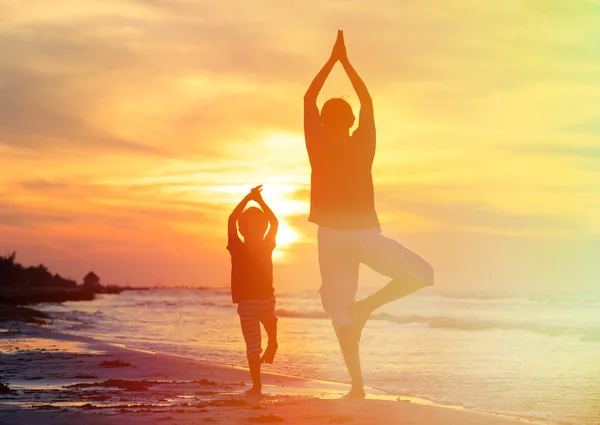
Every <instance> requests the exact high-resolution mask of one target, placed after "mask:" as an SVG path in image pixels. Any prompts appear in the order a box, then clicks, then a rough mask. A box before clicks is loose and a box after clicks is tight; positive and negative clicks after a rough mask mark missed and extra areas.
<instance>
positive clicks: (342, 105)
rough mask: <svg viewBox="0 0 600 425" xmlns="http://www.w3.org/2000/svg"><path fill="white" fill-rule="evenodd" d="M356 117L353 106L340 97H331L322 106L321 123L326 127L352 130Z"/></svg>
mask: <svg viewBox="0 0 600 425" xmlns="http://www.w3.org/2000/svg"><path fill="white" fill-rule="evenodd" d="M354 119H355V117H354V112H353V111H352V107H351V106H350V104H349V103H348V102H346V101H345V100H344V99H342V98H340V97H334V98H333V99H329V100H328V101H327V102H325V104H324V105H323V107H322V108H321V123H322V124H323V127H325V128H326V129H331V130H334V131H336V130H337V131H340V130H344V131H345V130H350V128H351V127H352V126H353V125H354Z"/></svg>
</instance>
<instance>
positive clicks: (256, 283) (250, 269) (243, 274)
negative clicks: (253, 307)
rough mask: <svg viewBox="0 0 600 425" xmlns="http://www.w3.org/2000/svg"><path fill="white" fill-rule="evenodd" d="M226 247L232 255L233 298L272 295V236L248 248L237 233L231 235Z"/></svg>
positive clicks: (240, 298)
mask: <svg viewBox="0 0 600 425" xmlns="http://www.w3.org/2000/svg"><path fill="white" fill-rule="evenodd" d="M227 249H228V250H229V253H230V254H231V298H232V301H233V302H234V303H239V302H240V301H248V300H266V299H269V298H271V297H272V296H273V294H274V293H275V290H274V289H273V260H272V258H271V255H272V253H273V249H275V239H274V238H270V237H269V235H267V237H266V238H265V239H264V240H262V241H261V242H260V243H258V244H257V245H256V246H252V247H249V246H248V245H247V244H245V243H244V242H242V240H241V239H240V238H239V237H238V236H237V235H234V236H231V237H230V238H229V243H228V244H227Z"/></svg>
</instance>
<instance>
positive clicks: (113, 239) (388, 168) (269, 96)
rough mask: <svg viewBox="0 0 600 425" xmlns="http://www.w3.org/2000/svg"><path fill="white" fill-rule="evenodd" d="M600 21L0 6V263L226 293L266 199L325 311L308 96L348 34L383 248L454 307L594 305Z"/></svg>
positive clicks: (347, 11) (501, 7)
mask: <svg viewBox="0 0 600 425" xmlns="http://www.w3.org/2000/svg"><path fill="white" fill-rule="evenodd" d="M599 4H600V3H599V2H598V1H593V0H588V1H586V0H573V1H566V0H530V1H527V0H520V1H517V0H506V1H503V2H491V1H482V0H436V1H433V0H432V1H415V0H407V1H384V0H372V1H368V2H365V1H358V0H346V1H333V0H331V1H320V0H306V1H301V2H281V1H274V0H269V1H264V0H263V1H255V2H248V1H241V0H222V1H205V0H196V1H191V0H190V1H183V0H179V1H178V0H114V1H109V0H103V1H99V0H96V1H91V0H78V1H64V0H55V1H52V2H50V1H47V0H27V1H19V0H12V1H11V0H0V254H8V253H9V252H11V251H13V250H16V251H17V259H18V260H19V261H20V262H22V263H24V264H39V263H44V264H46V265H47V266H48V267H49V268H50V269H51V271H53V272H58V273H60V274H61V275H63V276H67V277H72V278H74V279H77V280H79V281H80V280H81V278H82V277H83V276H84V274H85V273H87V272H88V271H90V270H93V271H94V272H96V273H97V274H98V275H99V276H100V277H101V279H102V283H106V284H130V285H156V284H162V285H198V286H208V285H217V286H225V285H227V283H228V277H229V272H230V269H229V267H230V266H229V256H228V253H227V251H226V250H225V245H226V221H227V217H228V215H229V213H230V212H231V210H232V209H233V207H234V206H235V205H236V204H237V203H238V201H239V200H240V199H241V198H242V197H243V196H244V195H245V194H246V192H247V191H248V190H249V189H250V188H251V187H253V186H255V185H257V184H263V185H264V191H263V194H264V198H265V200H266V202H267V203H269V204H270V205H271V206H272V208H273V209H274V210H275V212H276V213H277V214H278V215H279V217H280V219H281V223H282V224H281V227H282V229H281V232H280V237H279V247H278V248H277V251H276V264H275V276H276V287H277V289H278V290H280V291H286V290H292V289H306V290H310V291H313V290H314V291H317V290H318V288H319V285H320V277H319V271H318V264H317V256H316V240H315V236H316V226H315V225H313V224H311V223H308V222H307V213H308V197H309V189H310V187H309V181H310V168H309V164H308V159H307V156H306V152H305V147H304V139H303V133H302V131H303V130H302V96H303V94H304V92H305V90H306V88H307V87H308V84H309V83H310V81H311V80H312V78H313V77H314V75H315V74H316V72H317V71H318V70H319V69H320V67H321V66H322V65H323V63H324V62H325V60H326V59H327V58H328V56H329V54H330V52H331V47H332V46H333V42H334V40H335V36H336V30H337V29H338V28H340V29H343V30H344V34H345V39H346V44H347V48H348V55H349V57H350V60H351V61H352V63H353V64H354V66H355V68H356V69H357V70H358V72H359V73H360V74H361V76H362V77H363V79H364V80H365V82H366V83H367V85H368V87H369V89H370V91H371V95H372V97H373V99H374V103H375V114H376V122H377V130H378V147H377V156H376V159H375V164H374V167H373V175H374V181H375V186H376V206H377V209H378V213H379V216H380V220H381V222H382V228H383V231H384V233H385V234H386V235H387V236H390V237H393V238H395V239H396V240H398V241H399V242H401V243H402V244H404V245H406V246H408V247H410V248H411V249H413V250H415V251H416V252H418V253H419V254H421V255H422V256H423V257H425V258H426V259H428V260H429V261H430V263H431V264H432V265H433V266H434V269H435V270H436V273H437V286H438V287H439V288H442V289H452V288H482V289H503V288H505V289H538V288H550V289H553V288H582V289H583V288H587V289H591V288H595V287H597V285H598V279H599V278H600V265H599V264H600V261H599V260H598V253H600V5H599ZM342 95H345V96H347V98H348V100H349V101H350V103H351V104H352V105H353V107H354V108H355V111H356V112H358V106H359V105H358V101H357V98H356V95H355V94H354V92H353V91H352V87H351V86H350V84H349V82H348V81H347V79H346V77H345V75H344V74H343V72H342V70H341V68H340V67H339V65H338V66H337V67H336V68H335V69H334V72H333V73H332V75H331V77H330V80H329V81H328V83H327V85H326V87H325V89H324V92H323V93H322V95H321V97H320V99H319V101H320V103H321V104H322V103H323V102H324V101H325V100H326V99H327V98H329V97H331V96H342ZM362 278H363V283H364V284H366V285H368V284H379V283H380V282H384V281H385V279H382V278H380V277H378V276H376V275H374V274H373V273H372V272H368V271H366V270H365V271H364V272H363V273H362Z"/></svg>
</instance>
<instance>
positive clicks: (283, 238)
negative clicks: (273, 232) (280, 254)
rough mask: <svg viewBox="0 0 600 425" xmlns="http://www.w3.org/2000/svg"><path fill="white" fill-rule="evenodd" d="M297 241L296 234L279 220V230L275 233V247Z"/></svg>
mask: <svg viewBox="0 0 600 425" xmlns="http://www.w3.org/2000/svg"><path fill="white" fill-rule="evenodd" d="M297 240H298V233H297V232H296V231H295V230H294V229H293V228H292V227H290V226H289V225H288V224H287V223H286V222H285V221H283V220H279V230H278V232H277V245H289V244H292V243H294V242H296V241H297Z"/></svg>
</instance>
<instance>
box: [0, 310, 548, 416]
mask: <svg viewBox="0 0 600 425" xmlns="http://www.w3.org/2000/svg"><path fill="white" fill-rule="evenodd" d="M11 347H12V348H11ZM11 350H12V351H11ZM54 353H56V354H54ZM15 356H18V357H15ZM56 356H58V357H59V359H57V360H59V362H58V364H56V365H55V366H56V367H54V368H53V367H51V365H49V364H47V363H48V362H52V360H49V359H53V358H54V357H56ZM27 357H29V358H27ZM60 357H62V361H61V359H60ZM101 358H106V359H108V360H105V361H106V362H108V363H107V364H111V363H110V362H111V361H112V362H113V363H112V364H113V365H114V366H115V367H102V366H101V364H102V362H100V363H98V361H99V360H100V359H101ZM0 359H1V360H2V364H3V365H5V364H6V365H7V366H8V367H7V368H6V369H7V373H6V376H1V377H0V381H3V382H4V383H7V384H8V388H10V389H11V390H16V393H12V394H8V395H6V394H5V395H1V394H0V411H1V412H2V415H3V416H4V415H7V419H8V416H11V417H14V419H15V420H19V421H21V422H19V423H23V424H30V423H31V424H33V423H35V422H36V421H37V420H38V419H39V416H38V413H40V412H43V413H44V414H45V415H48V414H49V413H50V412H51V413H52V415H54V416H56V422H53V421H52V420H53V419H52V420H50V422H47V421H46V423H49V424H54V423H57V424H58V423H63V421H64V420H65V419H66V416H65V415H74V416H76V417H79V416H81V415H84V416H81V418H84V417H85V418H86V420H87V418H90V415H91V414H93V415H94V417H95V418H96V419H97V420H100V419H98V418H99V417H102V418H104V419H107V420H109V419H110V418H111V417H114V415H115V414H117V413H115V410H116V409H118V410H119V413H123V412H126V413H127V418H131V419H132V421H130V422H129V421H128V422H126V423H133V424H145V423H163V420H167V419H164V418H163V419H161V418H159V417H158V416H161V415H163V416H164V415H165V414H168V415H170V417H172V418H173V419H174V420H175V418H177V419H176V420H177V423H179V421H180V416H181V418H191V417H194V418H196V419H200V417H202V418H204V419H205V420H208V419H206V418H213V419H214V418H215V417H217V416H219V415H221V414H226V416H227V421H229V419H232V418H233V416H235V421H234V422H228V423H238V422H237V421H238V420H239V423H247V422H248V420H252V419H251V417H249V416H248V414H251V413H256V412H254V411H258V410H266V411H272V414H273V415H275V416H277V417H279V418H284V419H285V420H286V421H287V420H288V419H287V418H286V416H287V417H289V418H291V416H294V421H292V423H300V424H307V425H308V424H311V425H312V424H313V423H332V422H350V421H352V422H353V423H355V424H357V425H358V424H363V423H364V424H367V423H369V424H371V423H376V424H379V423H382V424H384V423H388V422H389V421H392V422H393V423H404V422H397V420H399V418H404V417H409V418H411V423H413V424H415V425H420V424H423V425H426V424H429V423H431V422H435V423H438V424H440V425H452V424H454V423H459V422H460V423H462V424H473V425H474V424H482V425H515V424H518V423H521V424H523V423H538V424H541V423H545V422H540V421H533V420H530V419H527V418H517V417H510V416H504V415H498V414H494V413H487V412H480V411H477V410H471V409H466V408H464V407H462V406H450V405H443V404H438V403H435V402H432V401H429V400H426V399H419V398H416V397H408V396H397V395H392V394H390V393H387V392H385V391H383V390H379V389H375V388H366V391H367V393H368V396H367V398H366V399H365V400H344V399H342V398H341V396H342V395H343V394H345V393H346V392H347V391H348V389H349V387H350V386H349V385H348V384H344V383H339V382H332V381H324V380H317V379H310V378H304V377H299V376H292V375H285V374H279V373H272V372H266V371H265V372H263V390H264V392H265V394H264V395H263V397H261V398H259V399H258V400H251V398H250V397H248V396H245V395H244V394H243V391H244V390H245V389H247V388H246V387H245V383H246V382H248V381H249V378H250V377H249V372H248V369H247V368H245V367H242V366H236V365H228V364H222V363H216V362H207V361H201V360H194V359H190V358H186V357H179V356H173V355H170V354H161V353H155V352H149V351H146V350H139V349H136V348H133V347H127V345H126V344H116V343H108V342H104V341H101V340H97V339H94V338H91V337H86V336H78V335H71V334H68V333H61V332H57V331H54V330H51V329H48V328H46V327H40V326H37V325H30V324H26V323H22V322H14V321H13V322H2V321H0ZM119 361H121V362H122V365H119V364H118V362H119ZM115 362H116V363H115ZM25 363H28V364H27V365H25ZM82 363H83V366H85V367H84V368H83V369H84V370H85V372H86V373H81V369H82V367H81V366H82ZM57 368H58V369H57ZM32 369H33V371H32ZM49 371H51V373H49ZM77 372H80V373H77ZM32 374H33V375H36V374H37V375H38V376H32ZM3 375H5V374H4V373H3ZM42 375H43V376H42ZM92 377H93V378H92ZM159 377H160V379H159ZM34 378H41V379H34ZM165 380H166V381H165ZM111 385H112V386H111ZM114 385H117V388H118V386H119V385H121V387H123V388H120V390H121V391H115V387H114ZM65 386H70V388H81V389H79V391H71V390H68V389H67V388H65ZM94 388H102V390H100V389H94ZM184 389H185V390H186V391H182V390H184ZM182 392H183V393H185V394H182ZM36 396H37V397H36ZM59 396H60V397H59ZM36 400H41V401H36ZM161 400H162V401H161ZM191 400H193V403H192V402H191ZM77 406H79V407H77ZM81 406H86V407H85V408H84V407H81ZM190 406H195V407H193V408H192V407H190ZM217 406H218V408H217ZM312 409H317V410H318V411H319V412H320V413H319V414H318V415H316V416H314V415H313V416H314V417H313V416H311V415H310V414H309V415H308V416H310V417H306V412H307V411H312ZM200 410H201V412H200ZM348 412H350V413H351V414H350V416H348V414H347V413H348ZM386 412H387V413H386ZM258 413H260V412H258ZM130 415H132V416H130ZM211 415H212V416H211ZM232 415H233V416H232ZM336 415H337V416H336ZM373 415H374V416H373ZM382 415H383V416H382ZM390 415H391V416H390ZM457 415H458V416H457ZM251 416H252V415H251ZM254 416H255V417H258V416H257V415H254ZM261 417H263V420H265V421H269V419H268V418H266V419H265V417H264V415H261ZM29 418H30V419H29ZM327 418H329V419H328V420H325V419H327ZM336 418H337V419H336ZM344 418H345V419H344ZM434 418H435V419H434ZM221 419H223V418H221ZM271 419H272V420H275V419H274V418H271ZM363 419H364V421H363ZM74 420H82V419H74ZM257 420H258V419H257ZM157 421H158V422H157ZM259 421H260V420H259ZM0 423H2V422H1V421H0ZM9 423H15V422H9ZM84 423H88V422H84ZM94 423H95V422H94ZM98 423H104V422H101V421H100V422H98ZM167 423H168V422H167Z"/></svg>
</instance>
